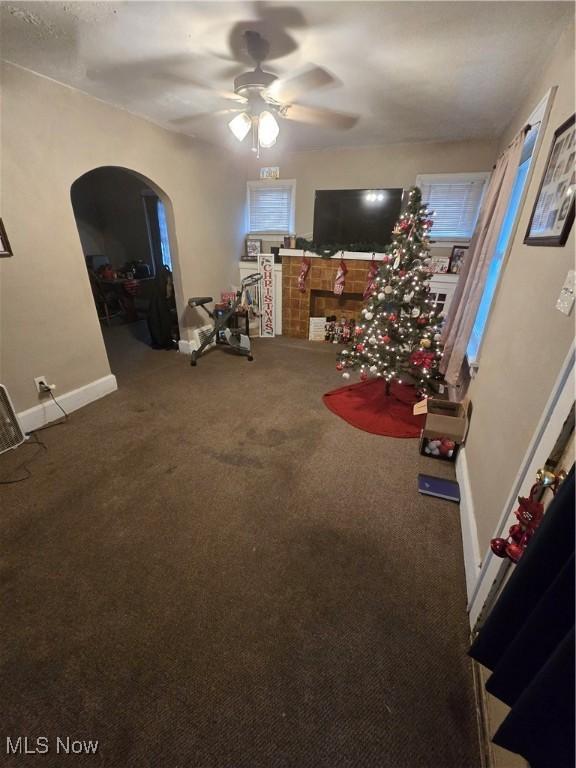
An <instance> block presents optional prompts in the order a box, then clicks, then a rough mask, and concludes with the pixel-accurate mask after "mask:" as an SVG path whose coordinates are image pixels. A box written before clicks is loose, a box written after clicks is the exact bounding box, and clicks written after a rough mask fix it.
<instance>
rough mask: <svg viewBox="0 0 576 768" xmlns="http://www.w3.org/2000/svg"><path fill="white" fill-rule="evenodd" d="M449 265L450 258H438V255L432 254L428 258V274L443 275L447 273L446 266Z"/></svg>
mask: <svg viewBox="0 0 576 768" xmlns="http://www.w3.org/2000/svg"><path fill="white" fill-rule="evenodd" d="M449 264H450V256H444V255H442V256H440V255H439V254H438V255H436V254H433V255H432V256H431V257H430V263H429V265H428V272H430V273H432V274H433V275H445V274H446V272H448V266H449Z"/></svg>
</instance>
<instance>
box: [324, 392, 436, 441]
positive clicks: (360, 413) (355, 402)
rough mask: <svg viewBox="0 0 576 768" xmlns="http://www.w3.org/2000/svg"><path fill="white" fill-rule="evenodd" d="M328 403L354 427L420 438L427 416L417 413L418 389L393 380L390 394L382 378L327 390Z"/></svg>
mask: <svg viewBox="0 0 576 768" xmlns="http://www.w3.org/2000/svg"><path fill="white" fill-rule="evenodd" d="M322 399H323V400H324V404H325V405H326V407H327V408H329V409H330V410H331V411H332V412H333V413H335V414H336V415H337V416H340V418H341V419H344V421H347V422H348V424H352V426H353V427H357V428H358V429H363V430H364V431H365V432H372V434H374V435H387V436H388V437H419V436H420V430H421V429H422V427H423V426H424V419H425V418H426V417H425V416H414V415H413V413H412V406H413V405H414V403H415V402H416V401H417V400H418V397H417V396H416V390H415V388H414V387H411V386H409V385H407V384H396V383H393V384H392V387H391V394H390V395H388V396H387V395H386V383H385V382H384V381H383V380H382V379H370V380H368V381H361V382H360V383H359V384H350V385H349V386H347V387H340V388H339V389H334V390H332V391H331V392H327V393H326V394H325V395H324V396H323V398H322Z"/></svg>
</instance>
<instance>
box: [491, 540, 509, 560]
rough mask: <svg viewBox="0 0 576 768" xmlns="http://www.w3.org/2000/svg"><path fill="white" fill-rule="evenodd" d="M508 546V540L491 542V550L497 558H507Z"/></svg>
mask: <svg viewBox="0 0 576 768" xmlns="http://www.w3.org/2000/svg"><path fill="white" fill-rule="evenodd" d="M507 546H508V542H507V541H506V539H492V541H491V542H490V549H491V550H492V552H494V554H495V555H496V557H506V547H507Z"/></svg>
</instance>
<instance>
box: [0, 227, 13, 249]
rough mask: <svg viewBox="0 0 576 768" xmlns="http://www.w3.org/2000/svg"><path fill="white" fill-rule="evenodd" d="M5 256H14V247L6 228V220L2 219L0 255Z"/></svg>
mask: <svg viewBox="0 0 576 768" xmlns="http://www.w3.org/2000/svg"><path fill="white" fill-rule="evenodd" d="M3 256H12V248H11V247H10V242H9V240H8V235H7V234H6V229H5V228H4V222H3V221H2V219H0V257H3Z"/></svg>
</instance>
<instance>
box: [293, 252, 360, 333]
mask: <svg viewBox="0 0 576 768" xmlns="http://www.w3.org/2000/svg"><path fill="white" fill-rule="evenodd" d="M301 262H302V257H301V256H283V257H282V333H283V334H284V335H285V336H296V337H298V338H301V339H307V338H308V330H309V323H310V317H327V316H330V315H336V317H337V318H338V320H340V318H342V317H345V318H346V319H347V320H350V319H352V318H354V319H355V320H359V319H360V312H361V310H362V307H363V306H364V302H363V300H362V294H363V293H364V289H365V287H366V279H367V274H368V268H369V263H368V262H367V261H366V260H365V259H363V260H360V259H346V266H347V267H348V272H347V274H346V281H345V284H344V293H343V294H342V295H341V296H335V295H334V281H335V279H336V272H337V270H338V265H339V263H340V259H339V258H337V259H336V258H335V259H319V258H312V259H311V266H310V271H309V272H308V276H307V278H306V283H305V286H304V291H300V290H299V289H298V275H299V274H300V265H301Z"/></svg>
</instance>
